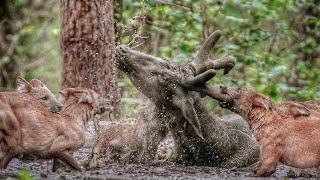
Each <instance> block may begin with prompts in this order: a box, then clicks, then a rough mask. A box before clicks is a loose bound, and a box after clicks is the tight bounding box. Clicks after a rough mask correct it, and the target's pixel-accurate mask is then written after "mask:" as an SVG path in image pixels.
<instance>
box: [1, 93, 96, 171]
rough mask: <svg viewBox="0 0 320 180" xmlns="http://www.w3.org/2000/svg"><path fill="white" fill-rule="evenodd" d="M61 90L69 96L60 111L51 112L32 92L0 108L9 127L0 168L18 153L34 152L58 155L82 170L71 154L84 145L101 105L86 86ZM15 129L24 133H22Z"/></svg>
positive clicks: (40, 154) (37, 154) (41, 155)
mask: <svg viewBox="0 0 320 180" xmlns="http://www.w3.org/2000/svg"><path fill="white" fill-rule="evenodd" d="M60 93H61V94H62V95H64V96H65V97H66V101H65V104H64V106H63V108H62V110H61V112H60V114H56V113H52V112H49V111H48V110H47V109H46V108H45V107H44V106H43V105H42V104H41V103H40V102H38V101H36V100H35V99H34V98H33V97H31V96H30V95H29V94H24V93H19V94H16V95H15V96H12V97H11V98H10V100H7V99H5V100H6V101H7V103H8V104H10V103H13V102H15V103H16V102H19V103H16V104H17V106H14V107H12V108H1V109H2V111H4V113H3V114H2V117H1V119H2V125H3V127H7V128H4V129H2V130H1V132H2V133H3V136H4V139H5V140H4V141H2V142H1V145H0V148H1V149H0V150H1V157H0V168H6V166H7V164H8V163H9V162H10V161H11V159H12V158H13V157H15V156H16V155H19V154H33V155H35V156H39V157H41V158H53V157H55V158H58V159H60V160H62V161H64V162H66V163H67V164H68V165H70V166H71V167H73V168H75V169H77V170H80V166H79V165H78V163H77V162H76V161H75V159H74V158H73V157H72V153H73V151H75V150H76V149H78V148H81V147H82V146H83V144H84V141H85V129H86V124H87V122H88V120H89V119H90V118H91V117H92V111H93V109H94V108H96V107H98V105H99V103H98V102H99V101H98V94H97V93H96V92H94V91H93V90H90V89H86V88H68V89H64V90H62V91H61V92H60ZM14 112H15V113H14ZM8 132H9V133H8ZM14 132H21V136H16V135H15V133H14Z"/></svg>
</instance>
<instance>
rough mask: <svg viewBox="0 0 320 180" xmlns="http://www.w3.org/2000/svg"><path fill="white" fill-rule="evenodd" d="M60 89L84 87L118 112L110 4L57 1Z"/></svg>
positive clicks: (106, 1) (103, 1)
mask: <svg viewBox="0 0 320 180" xmlns="http://www.w3.org/2000/svg"><path fill="white" fill-rule="evenodd" d="M61 15H62V27H61V49H62V57H63V70H62V88H67V87H76V86H81V87H88V88H92V89H94V90H95V91H97V92H99V93H100V95H102V97H105V98H106V99H105V102H107V101H110V103H108V104H109V105H110V106H111V107H113V112H112V113H113V115H116V116H117V114H118V112H119V104H120V103H119V102H120V93H119V90H118V81H117V76H118V75H117V68H116V65H115V63H114V62H113V60H112V56H113V54H114V51H115V30H114V20H113V1H112V0H81V1H77V0H61Z"/></svg>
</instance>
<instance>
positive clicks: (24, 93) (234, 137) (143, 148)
mask: <svg viewBox="0 0 320 180" xmlns="http://www.w3.org/2000/svg"><path fill="white" fill-rule="evenodd" d="M220 36H221V32H220V31H216V32H214V33H212V34H211V35H210V36H209V37H208V39H207V40H206V41H205V42H204V43H203V45H202V46H201V47H200V49H199V51H198V52H197V54H196V56H195V58H194V59H193V60H192V61H189V62H187V63H173V62H170V61H166V60H163V59H160V58H157V57H153V56H150V55H147V54H144V53H141V52H138V51H135V50H132V49H131V48H130V47H128V46H123V45H120V46H118V47H117V48H116V52H115V57H114V58H115V61H116V62H117V65H118V68H119V69H120V70H122V71H123V72H124V73H125V74H126V75H128V76H129V78H130V80H131V81H132V83H133V84H134V86H136V87H137V89H138V90H139V91H140V92H141V93H142V94H144V95H145V96H146V99H145V100H144V101H145V102H144V103H145V104H144V105H145V106H144V107H143V108H141V109H140V110H139V113H138V116H137V120H136V122H135V123H116V124H111V125H108V126H107V127H106V128H104V129H102V130H101V131H99V133H97V134H98V135H97V136H96V137H95V142H94V146H93V148H92V154H91V159H90V160H89V168H99V167H101V166H104V165H105V164H109V163H112V162H114V161H118V162H121V163H152V162H154V161H169V160H170V161H174V162H176V163H180V164H183V165H196V166H215V167H221V168H233V167H237V168H241V167H247V166H250V165H252V164H254V163H256V162H257V161H259V162H260V164H261V166H260V168H259V170H258V172H257V175H259V176H268V175H270V174H272V173H273V172H274V171H275V170H276V167H277V164H278V162H282V163H284V164H287V165H289V166H294V167H298V168H308V167H318V166H319V165H320V105H319V103H318V102H316V101H305V102H298V101H283V102H280V103H275V102H273V101H272V100H271V99H270V98H269V97H267V96H266V95H263V94H260V93H257V92H255V91H254V90H252V89H248V88H231V87H216V86H214V85H212V84H210V83H208V81H209V80H210V79H212V78H213V77H215V75H216V73H217V71H218V70H223V73H224V75H226V74H228V72H229V71H230V70H231V69H232V68H233V67H234V66H235V63H236V60H235V58H234V57H232V56H225V57H222V58H220V59H217V60H215V61H212V60H208V59H209V54H210V51H211V49H212V48H213V46H214V45H215V44H216V43H217V41H218V40H219V38H220ZM17 87H18V92H0V99H1V101H0V168H6V166H7V165H8V163H9V162H10V161H11V160H12V158H14V157H20V156H19V155H24V154H32V155H34V156H38V157H40V158H43V159H52V158H57V159H60V160H61V161H63V162H65V163H66V164H68V165H69V166H70V167H72V168H74V169H76V170H81V166H80V165H79V164H78V162H77V161H76V160H75V158H74V157H73V152H74V151H76V150H77V149H79V148H81V147H83V145H84V143H85V131H86V127H87V123H88V121H89V120H90V119H92V118H93V115H94V113H95V112H98V110H99V108H100V106H101V102H100V100H99V99H100V97H99V95H98V93H96V92H95V91H93V90H91V89H88V88H83V87H75V88H66V89H63V90H61V91H60V94H61V95H62V96H63V97H65V102H64V103H63V106H62V104H61V103H60V102H59V101H58V100H57V99H56V97H55V95H54V94H53V93H52V92H51V91H50V90H49V89H48V88H47V87H46V85H45V84H44V83H42V82H41V81H40V80H38V79H32V80H31V81H30V82H28V81H26V80H25V79H23V78H22V77H18V78H17ZM204 96H209V97H210V98H213V99H215V100H218V101H219V104H220V106H221V107H222V108H227V109H230V110H231V111H232V112H234V113H235V114H230V115H227V116H222V117H217V116H216V115H215V114H214V113H212V112H209V110H208V109H207V106H206V105H204V103H203V100H202V98H203V97H204ZM168 134H170V137H171V138H172V141H173V144H172V146H170V147H165V148H158V147H159V144H160V142H161V141H163V140H164V139H165V137H167V135H168Z"/></svg>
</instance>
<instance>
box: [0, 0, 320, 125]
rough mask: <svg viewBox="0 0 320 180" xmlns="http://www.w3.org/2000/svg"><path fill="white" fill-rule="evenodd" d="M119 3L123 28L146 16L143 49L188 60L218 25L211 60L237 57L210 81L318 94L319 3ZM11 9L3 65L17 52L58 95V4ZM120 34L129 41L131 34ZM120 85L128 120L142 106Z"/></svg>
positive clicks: (303, 96) (288, 94)
mask: <svg viewBox="0 0 320 180" xmlns="http://www.w3.org/2000/svg"><path fill="white" fill-rule="evenodd" d="M120 1H121V2H122V6H119V7H118V6H117V7H118V8H122V9H121V10H118V11H117V12H120V13H121V16H120V17H121V18H120V19H119V22H116V26H117V29H118V31H119V30H121V29H122V28H123V27H124V26H125V25H128V24H129V25H130V27H131V28H133V32H134V30H135V29H137V27H139V22H137V21H135V20H133V17H135V16H142V15H146V17H147V18H146V19H147V22H146V25H145V26H144V27H143V33H144V34H145V35H147V36H148V37H149V39H147V40H146V42H145V44H144V46H143V48H140V50H142V51H145V52H147V53H151V54H153V55H155V56H159V57H161V58H164V59H170V60H174V61H177V62H186V61H189V60H191V59H192V57H193V56H194V54H195V52H196V51H197V49H198V48H199V47H200V45H201V43H202V42H203V40H204V29H208V31H209V32H213V31H214V30H216V29H220V30H222V31H223V37H222V38H221V40H220V41H219V43H218V44H217V46H216V48H214V49H213V50H212V53H214V55H213V56H212V57H211V59H216V58H219V57H221V56H224V55H227V54H231V55H233V56H235V57H236V58H237V61H238V62H237V65H236V67H235V68H234V70H233V71H232V72H231V73H230V74H229V75H227V76H222V74H221V73H218V74H217V76H216V77H215V78H214V79H213V80H212V83H215V84H217V85H220V84H224V85H226V86H240V87H242V86H247V87H251V88H255V89H256V90H258V91H259V92H262V93H265V94H268V95H269V96H270V97H271V98H273V99H274V100H283V99H297V100H307V99H318V100H319V99H320V83H319V82H320V71H319V68H320V59H319V56H320V55H319V54H320V45H319V44H320V42H319V38H318V39H317V37H320V34H319V33H320V28H319V27H320V18H319V17H317V16H316V15H314V14H312V13H315V14H319V11H320V8H319V7H320V5H319V3H317V2H316V1H313V0H300V1H294V0H273V1H269V0H228V1H212V0H203V1H204V2H205V3H206V5H205V8H204V9H202V8H201V7H200V1H191V0H179V1H178V0H161V1H157V0H145V1H136V0H120ZM120 1H115V2H116V3H118V2H120ZM143 2H145V5H146V6H145V7H144V3H143ZM11 8H12V10H13V11H14V12H15V13H14V15H15V31H14V33H11V34H7V35H6V38H7V39H9V40H10V41H11V42H13V43H12V44H13V45H16V46H17V47H16V51H15V52H14V53H13V55H4V56H2V57H0V65H1V66H2V65H3V64H5V63H7V62H8V61H9V60H10V57H14V59H16V60H17V62H18V64H19V69H21V72H22V73H24V74H25V75H26V77H27V78H28V79H31V78H34V77H36V78H40V79H41V80H43V81H44V82H45V83H46V84H48V86H49V88H50V89H52V90H53V91H54V92H56V91H57V90H58V89H60V80H61V77H60V76H61V56H60V52H59V49H60V48H59V36H60V24H61V22H60V15H59V13H60V12H59V1H55V0H47V1H45V0H37V1H30V2H29V1H26V0H14V1H12V7H11ZM310 9H311V10H312V11H310V12H309V11H307V10H310ZM120 34H121V33H120ZM120 39H121V41H122V42H123V43H128V42H130V41H131V36H130V34H129V35H123V36H121V38H120ZM120 86H121V88H122V89H123V101H122V102H123V110H124V112H123V114H124V118H125V119H128V118H130V117H131V116H132V114H133V110H134V109H137V107H138V105H139V102H138V101H137V100H136V99H137V96H138V95H137V94H138V90H137V89H135V88H134V87H133V86H132V84H130V82H129V80H128V79H127V78H121V80H120ZM206 102H207V105H208V107H209V108H210V109H211V110H214V109H216V108H217V104H215V102H214V101H212V100H210V99H206ZM219 112H221V111H220V110H219Z"/></svg>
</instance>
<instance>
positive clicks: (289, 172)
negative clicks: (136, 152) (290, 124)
mask: <svg viewBox="0 0 320 180" xmlns="http://www.w3.org/2000/svg"><path fill="white" fill-rule="evenodd" d="M91 126H92V125H91ZM87 137H88V139H87V142H88V143H87V144H86V145H85V147H84V148H82V149H80V150H78V151H77V152H75V154H74V156H75V157H76V159H77V160H78V162H79V163H80V164H81V165H82V166H83V171H82V172H77V171H73V170H69V169H64V170H61V169H59V170H58V171H57V172H52V164H53V161H52V160H41V159H33V160H20V159H17V158H15V159H13V160H12V161H11V162H10V164H9V166H8V167H7V169H5V170H1V171H0V179H12V178H13V179H19V177H20V173H21V171H20V170H21V169H23V168H24V169H28V170H29V171H30V173H31V174H32V175H33V176H34V177H35V179H262V178H260V177H255V174H254V173H253V169H254V168H252V167H248V168H232V169H222V168H215V167H199V166H182V165H177V164H174V163H171V162H161V163H153V164H149V165H140V164H126V165H124V164H109V165H106V166H104V167H102V168H99V169H96V170H87V169H86V164H87V163H88V160H89V159H90V154H91V146H92V142H93V137H94V132H93V128H92V127H91V128H89V132H88V134H87ZM166 143H167V144H168V141H166ZM287 178H289V179H291V178H296V179H306V178H310V179H320V170H318V169H317V168H310V169H304V170H301V169H297V168H292V167H288V166H285V165H282V164H281V165H279V166H278V167H277V171H276V172H275V173H274V174H273V175H271V176H270V177H268V178H267V179H287ZM263 179H265V178H263Z"/></svg>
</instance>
